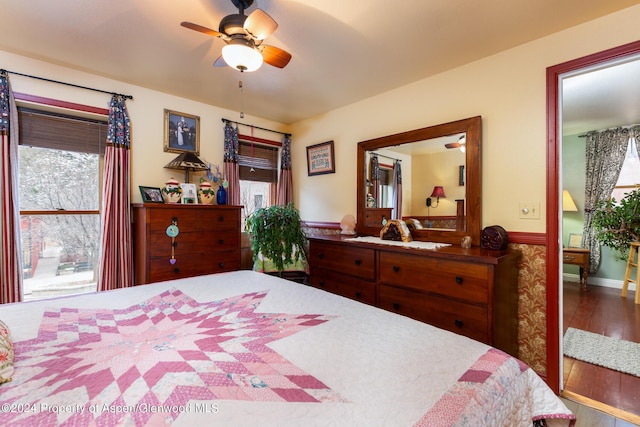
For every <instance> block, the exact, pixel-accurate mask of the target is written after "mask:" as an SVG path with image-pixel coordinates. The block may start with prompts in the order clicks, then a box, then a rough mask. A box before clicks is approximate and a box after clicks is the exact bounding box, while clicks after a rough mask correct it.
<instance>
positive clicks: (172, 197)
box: [162, 178, 182, 203]
mask: <svg viewBox="0 0 640 427" xmlns="http://www.w3.org/2000/svg"><path fill="white" fill-rule="evenodd" d="M162 194H163V195H164V198H165V201H166V202H167V203H180V196H181V195H182V188H180V183H179V182H178V181H177V180H176V179H175V178H170V179H169V181H167V182H165V186H164V188H163V189H162Z"/></svg>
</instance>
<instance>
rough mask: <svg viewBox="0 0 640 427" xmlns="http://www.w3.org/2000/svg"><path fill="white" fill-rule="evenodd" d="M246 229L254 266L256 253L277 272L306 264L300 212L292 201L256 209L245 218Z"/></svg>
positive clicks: (304, 239) (305, 240)
mask: <svg viewBox="0 0 640 427" xmlns="http://www.w3.org/2000/svg"><path fill="white" fill-rule="evenodd" d="M247 231H248V232H249V235H250V236H251V249H252V250H253V260H254V265H255V261H256V259H257V258H258V255H259V254H262V256H263V257H264V258H266V259H268V260H270V261H271V262H272V263H273V265H274V267H275V269H276V270H277V271H278V272H280V273H282V271H284V270H285V269H287V267H288V266H290V265H292V264H296V263H300V262H302V263H303V264H304V263H306V254H305V247H306V243H307V238H306V236H305V235H304V233H303V232H302V225H301V221H300V213H299V212H298V210H297V209H296V208H295V206H294V205H293V204H292V203H289V204H287V205H286V206H270V207H268V208H260V209H258V210H256V211H255V212H254V213H253V214H252V215H251V216H249V217H248V218H247ZM254 269H255V268H254Z"/></svg>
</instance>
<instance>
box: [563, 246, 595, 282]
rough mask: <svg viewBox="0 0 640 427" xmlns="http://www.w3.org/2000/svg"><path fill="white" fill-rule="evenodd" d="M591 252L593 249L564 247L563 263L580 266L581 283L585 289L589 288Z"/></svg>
mask: <svg viewBox="0 0 640 427" xmlns="http://www.w3.org/2000/svg"><path fill="white" fill-rule="evenodd" d="M590 253H591V251H589V249H585V248H562V263H563V264H574V265H579V266H580V283H581V284H582V290H583V291H586V290H587V276H588V275H589V255H590Z"/></svg>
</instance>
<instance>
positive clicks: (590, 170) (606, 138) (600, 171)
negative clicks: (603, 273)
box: [582, 128, 629, 273]
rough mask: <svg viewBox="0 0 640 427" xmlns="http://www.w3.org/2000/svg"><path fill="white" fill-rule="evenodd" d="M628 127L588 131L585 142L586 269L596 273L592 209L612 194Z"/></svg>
mask: <svg viewBox="0 0 640 427" xmlns="http://www.w3.org/2000/svg"><path fill="white" fill-rule="evenodd" d="M628 143H629V129H623V128H617V129H609V130H605V131H602V132H595V131H593V132H589V133H588V134H587V142H586V160H587V170H586V183H585V201H584V205H585V206H584V210H585V212H584V228H583V231H582V234H583V236H584V238H583V239H584V244H585V246H586V247H587V248H588V249H589V250H590V251H591V255H590V258H589V272H590V273H595V272H596V271H598V268H599V266H600V243H599V242H598V240H597V239H596V235H595V230H594V229H593V227H591V223H592V222H593V211H594V210H595V208H596V206H597V204H598V202H600V201H605V200H607V199H609V197H611V193H612V192H613V189H614V187H615V185H616V182H617V181H618V176H619V175H620V170H621V169H622V164H623V163H624V158H625V154H626V152H627V145H628Z"/></svg>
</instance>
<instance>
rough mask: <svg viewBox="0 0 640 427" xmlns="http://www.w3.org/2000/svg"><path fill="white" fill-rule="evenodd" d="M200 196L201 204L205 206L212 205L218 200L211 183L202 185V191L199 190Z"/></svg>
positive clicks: (202, 183)
mask: <svg viewBox="0 0 640 427" xmlns="http://www.w3.org/2000/svg"><path fill="white" fill-rule="evenodd" d="M198 196H199V197H200V203H202V204H203V205H210V204H213V202H214V201H215V200H216V191H215V190H212V189H211V183H210V182H208V181H203V182H201V183H200V190H198Z"/></svg>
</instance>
